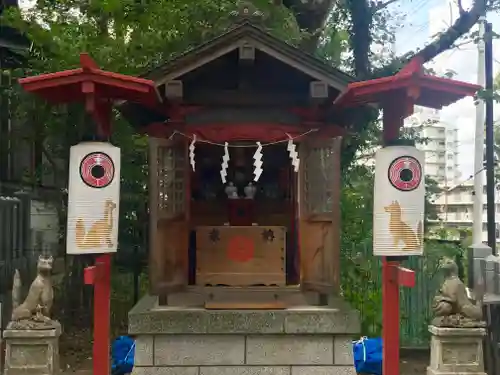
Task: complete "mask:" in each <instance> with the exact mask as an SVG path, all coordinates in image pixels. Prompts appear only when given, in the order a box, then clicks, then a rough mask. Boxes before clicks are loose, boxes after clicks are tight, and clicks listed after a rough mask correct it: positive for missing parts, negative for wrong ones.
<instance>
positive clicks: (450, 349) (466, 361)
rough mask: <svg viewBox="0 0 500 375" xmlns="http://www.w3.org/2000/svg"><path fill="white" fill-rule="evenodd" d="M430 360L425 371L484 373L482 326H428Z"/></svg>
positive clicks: (435, 374) (430, 372)
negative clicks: (430, 336)
mask: <svg viewBox="0 0 500 375" xmlns="http://www.w3.org/2000/svg"><path fill="white" fill-rule="evenodd" d="M429 332H431V334H432V338H431V360H430V365H429V367H428V368H427V373H428V374H432V375H439V374H443V375H445V374H451V373H460V374H463V375H467V374H474V375H478V374H484V361H483V337H484V335H485V334H486V330H485V329H484V328H442V327H435V326H430V327H429Z"/></svg>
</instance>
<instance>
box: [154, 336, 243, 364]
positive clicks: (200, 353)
mask: <svg viewBox="0 0 500 375" xmlns="http://www.w3.org/2000/svg"><path fill="white" fill-rule="evenodd" d="M244 358H245V337H244V336H239V335H167V336H156V337H155V342H154V364H155V366H161V365H168V366H176V365H182V366H190V365H198V366H202V365H239V364H243V363H244Z"/></svg>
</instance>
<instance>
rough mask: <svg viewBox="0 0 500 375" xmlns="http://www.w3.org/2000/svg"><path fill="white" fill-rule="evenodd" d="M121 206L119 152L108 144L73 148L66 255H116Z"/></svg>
mask: <svg viewBox="0 0 500 375" xmlns="http://www.w3.org/2000/svg"><path fill="white" fill-rule="evenodd" d="M119 204H120V149H119V148H118V147H115V146H113V145H111V144H110V143H105V142H83V143H80V144H78V145H76V146H73V147H71V150H70V163H69V188H68V227H67V245H66V252H67V253H68V254H99V253H114V252H116V249H117V245H118V214H119V212H118V209H119Z"/></svg>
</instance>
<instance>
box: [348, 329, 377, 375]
mask: <svg viewBox="0 0 500 375" xmlns="http://www.w3.org/2000/svg"><path fill="white" fill-rule="evenodd" d="M352 351H353V357H354V367H355V368H356V372H357V373H358V374H360V373H363V374H375V375H382V338H381V337H376V338H373V339H369V338H367V337H362V338H361V339H360V340H358V341H353V343H352Z"/></svg>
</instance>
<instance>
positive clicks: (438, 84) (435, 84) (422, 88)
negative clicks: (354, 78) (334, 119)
mask: <svg viewBox="0 0 500 375" xmlns="http://www.w3.org/2000/svg"><path fill="white" fill-rule="evenodd" d="M480 88H481V87H480V86H478V85H475V84H471V83H467V82H462V81H457V80H453V79H449V78H442V77H437V76H432V75H429V74H425V73H424V71H423V69H422V62H421V61H419V60H417V59H415V60H412V61H410V63H408V65H407V66H406V67H405V68H403V69H402V70H401V71H400V72H399V73H397V74H395V75H394V76H390V77H383V78H378V79H372V80H368V81H360V82H353V83H350V84H349V85H348V86H347V89H346V90H345V91H344V92H343V93H342V94H341V95H339V96H338V97H337V98H336V99H335V101H334V104H335V105H338V106H343V107H354V106H357V105H363V104H367V103H379V102H382V101H384V100H390V99H391V98H393V97H394V95H397V96H399V95H406V96H408V97H412V98H413V100H414V101H413V104H414V105H419V106H423V107H429V108H435V109H441V108H442V107H445V106H448V105H450V104H452V103H455V102H456V101H458V100H460V99H462V98H464V97H466V96H473V95H474V94H475V93H476V92H477V91H478V90H479V89H480Z"/></svg>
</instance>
